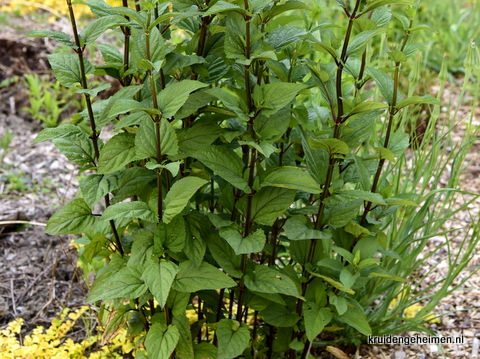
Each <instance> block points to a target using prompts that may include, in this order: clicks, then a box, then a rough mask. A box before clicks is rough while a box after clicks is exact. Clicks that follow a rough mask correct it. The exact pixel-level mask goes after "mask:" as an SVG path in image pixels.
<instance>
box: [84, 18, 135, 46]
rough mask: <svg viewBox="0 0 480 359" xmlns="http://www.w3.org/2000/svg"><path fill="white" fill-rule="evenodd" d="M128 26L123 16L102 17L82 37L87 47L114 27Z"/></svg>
mask: <svg viewBox="0 0 480 359" xmlns="http://www.w3.org/2000/svg"><path fill="white" fill-rule="evenodd" d="M126 24H128V20H127V19H125V18H124V17H123V16H119V15H109V16H104V17H101V18H99V19H97V20H95V21H93V22H91V23H90V24H89V25H88V26H87V27H86V28H85V29H84V30H83V31H82V32H81V33H80V36H81V37H82V38H83V40H84V42H85V45H87V44H90V43H92V42H94V41H95V40H96V39H97V38H98V37H99V36H100V35H102V34H103V33H105V32H106V31H107V29H110V28H112V27H117V26H119V25H126Z"/></svg>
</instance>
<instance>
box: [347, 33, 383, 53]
mask: <svg viewBox="0 0 480 359" xmlns="http://www.w3.org/2000/svg"><path fill="white" fill-rule="evenodd" d="M377 32H378V30H368V31H362V32H361V33H359V34H358V35H357V36H355V37H354V38H353V40H352V42H351V43H350V44H349V45H348V47H347V56H348V57H352V58H358V57H360V56H362V54H363V53H364V52H365V47H366V46H367V43H368V40H370V38H371V37H372V36H374V35H375V34H376V33H377Z"/></svg>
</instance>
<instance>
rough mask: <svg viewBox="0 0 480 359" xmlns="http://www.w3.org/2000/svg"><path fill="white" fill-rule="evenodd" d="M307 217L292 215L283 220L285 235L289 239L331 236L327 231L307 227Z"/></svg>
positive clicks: (325, 237)
mask: <svg viewBox="0 0 480 359" xmlns="http://www.w3.org/2000/svg"><path fill="white" fill-rule="evenodd" d="M307 221H308V219H307V218H305V217H300V216H294V217H291V218H289V219H288V220H287V222H285V225H284V230H285V235H286V236H287V238H288V239H290V240H305V239H321V238H324V239H327V238H331V234H330V233H328V232H322V231H317V230H314V229H311V228H309V227H307V224H306V223H305V222H307Z"/></svg>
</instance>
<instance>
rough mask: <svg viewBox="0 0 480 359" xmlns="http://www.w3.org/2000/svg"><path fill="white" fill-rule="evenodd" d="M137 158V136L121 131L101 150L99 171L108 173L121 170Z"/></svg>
mask: <svg viewBox="0 0 480 359" xmlns="http://www.w3.org/2000/svg"><path fill="white" fill-rule="evenodd" d="M137 159H138V157H137V156H136V154H135V136H134V135H133V134H129V133H119V134H117V135H115V136H113V137H112V138H111V139H110V140H109V141H108V142H107V143H106V144H105V146H104V147H103V148H102V149H101V150H100V158H99V159H98V173H100V174H107V173H112V172H115V171H118V170H121V169H123V168H125V165H126V164H127V163H130V162H132V161H135V160H137Z"/></svg>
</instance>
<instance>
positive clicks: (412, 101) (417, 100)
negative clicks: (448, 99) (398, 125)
mask: <svg viewBox="0 0 480 359" xmlns="http://www.w3.org/2000/svg"><path fill="white" fill-rule="evenodd" d="M416 104H429V105H438V106H440V105H441V102H439V101H438V100H437V99H436V98H435V97H433V96H432V95H425V96H412V97H409V98H407V99H405V100H402V101H400V102H398V103H397V105H396V109H397V110H400V109H402V108H404V107H406V106H409V105H416Z"/></svg>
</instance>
